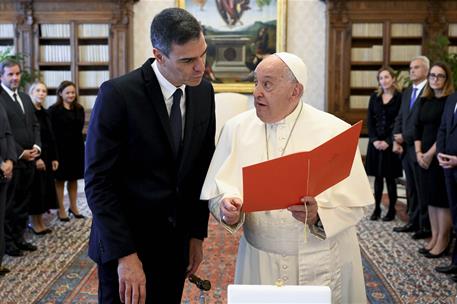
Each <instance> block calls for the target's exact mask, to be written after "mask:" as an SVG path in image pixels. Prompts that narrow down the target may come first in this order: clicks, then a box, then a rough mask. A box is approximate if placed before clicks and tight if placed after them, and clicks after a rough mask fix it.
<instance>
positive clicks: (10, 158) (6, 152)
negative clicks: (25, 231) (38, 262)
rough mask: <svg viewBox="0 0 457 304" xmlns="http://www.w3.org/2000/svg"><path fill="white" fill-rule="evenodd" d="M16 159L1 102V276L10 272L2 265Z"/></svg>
mask: <svg viewBox="0 0 457 304" xmlns="http://www.w3.org/2000/svg"><path fill="white" fill-rule="evenodd" d="M15 161H16V149H15V144H14V139H13V134H12V133H11V128H10V124H9V122H8V116H7V114H6V111H5V109H4V108H3V106H2V105H1V104H0V277H1V276H3V275H5V274H7V273H8V272H10V270H9V269H8V268H6V267H4V266H2V260H3V255H4V254H5V225H4V224H3V223H5V210H6V191H7V189H8V185H9V181H10V180H11V178H12V176H13V163H14V162H15Z"/></svg>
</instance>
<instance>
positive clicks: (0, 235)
mask: <svg viewBox="0 0 457 304" xmlns="http://www.w3.org/2000/svg"><path fill="white" fill-rule="evenodd" d="M8 186H9V182H8V183H0V266H1V265H2V260H3V256H4V255H5V225H3V223H4V222H5V210H6V191H7V189H8Z"/></svg>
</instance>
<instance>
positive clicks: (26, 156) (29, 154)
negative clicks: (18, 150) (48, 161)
mask: <svg viewBox="0 0 457 304" xmlns="http://www.w3.org/2000/svg"><path fill="white" fill-rule="evenodd" d="M37 156H38V155H37V154H36V149H26V150H24V151H22V156H21V159H23V160H27V161H33V160H35V157H37Z"/></svg>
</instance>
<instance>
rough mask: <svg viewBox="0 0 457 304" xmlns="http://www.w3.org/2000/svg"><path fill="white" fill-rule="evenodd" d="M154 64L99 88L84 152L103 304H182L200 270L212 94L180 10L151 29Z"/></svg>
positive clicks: (92, 249) (192, 30)
mask: <svg viewBox="0 0 457 304" xmlns="http://www.w3.org/2000/svg"><path fill="white" fill-rule="evenodd" d="M151 42H152V44H153V54H154V57H155V59H149V60H147V61H146V62H145V63H144V65H143V66H142V67H140V68H138V69H136V70H134V71H133V72H130V73H128V74H126V75H124V76H122V77H120V78H117V79H113V80H110V81H107V82H105V83H103V84H102V86H101V87H100V91H99V94H98V97H97V101H96V104H95V107H94V109H93V111H92V117H91V121H90V124H89V130H88V136H87V143H86V169H85V182H86V188H85V190H86V196H87V200H88V204H89V207H90V209H91V210H92V213H93V224H92V230H91V235H90V246H89V255H90V257H91V258H92V259H93V260H94V261H95V262H97V264H98V274H99V301H100V302H101V303H119V301H122V302H124V301H125V302H127V303H145V302H146V303H180V301H181V295H182V290H183V285H184V279H185V277H186V275H187V274H190V273H194V272H195V271H196V270H197V268H198V266H199V264H200V262H201V261H202V256H203V252H202V241H203V239H204V238H205V237H206V235H207V225H208V214H209V212H208V208H207V202H205V201H200V199H199V196H200V191H201V187H202V184H203V181H204V178H205V175H206V171H207V168H208V166H209V162H210V160H211V157H212V154H213V151H214V134H215V114H214V91H213V88H212V86H211V84H210V83H209V82H207V81H206V80H202V77H203V73H204V70H205V57H206V48H207V45H206V42H205V39H204V36H203V33H202V29H201V26H200V24H199V23H198V21H197V20H196V19H195V18H194V17H193V16H192V15H190V14H189V13H188V12H187V11H185V10H183V9H179V8H170V9H165V10H163V11H162V12H161V13H159V14H158V15H157V16H155V18H154V20H153V21H152V24H151Z"/></svg>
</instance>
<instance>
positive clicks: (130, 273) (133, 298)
mask: <svg viewBox="0 0 457 304" xmlns="http://www.w3.org/2000/svg"><path fill="white" fill-rule="evenodd" d="M117 274H118V276H119V297H120V298H121V302H122V303H127V304H144V303H146V276H145V274H144V271H143V264H142V263H141V261H140V259H139V258H138V255H137V254H136V253H132V254H130V255H128V256H125V257H122V258H120V259H119V260H118V266H117Z"/></svg>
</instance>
